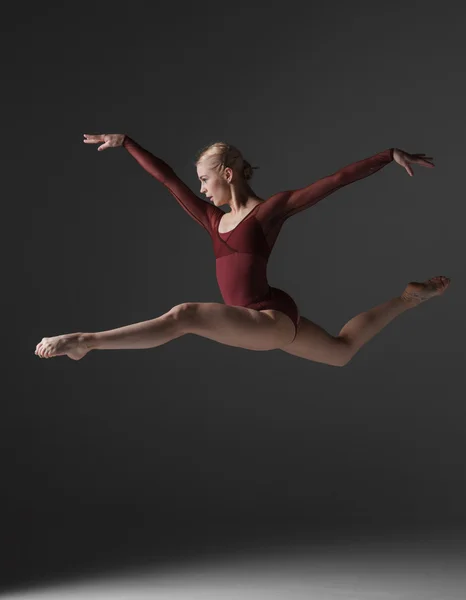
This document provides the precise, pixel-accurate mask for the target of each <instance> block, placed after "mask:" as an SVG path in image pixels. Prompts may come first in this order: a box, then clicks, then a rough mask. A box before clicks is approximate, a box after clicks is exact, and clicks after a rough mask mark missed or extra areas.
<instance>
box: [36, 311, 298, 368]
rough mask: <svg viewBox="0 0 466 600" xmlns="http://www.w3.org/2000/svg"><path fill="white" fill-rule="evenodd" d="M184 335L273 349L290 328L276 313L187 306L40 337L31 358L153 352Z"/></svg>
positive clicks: (291, 335) (289, 336)
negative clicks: (96, 329)
mask: <svg viewBox="0 0 466 600" xmlns="http://www.w3.org/2000/svg"><path fill="white" fill-rule="evenodd" d="M187 333H193V334H196V335H201V336H203V337H207V338H209V339H211V340H214V341H216V342H220V343H222V344H227V345H229V346H236V347H239V348H244V349H247V350H273V349H277V348H281V347H283V346H285V345H286V344H288V343H289V342H290V341H291V340H292V339H293V338H294V335H295V328H294V325H293V323H292V321H291V319H290V318H289V317H287V316H286V315H284V314H283V313H281V312H279V311H277V310H262V311H257V310H253V309H250V308H244V307H241V306H228V305H225V304H218V303H214V302H205V303H199V302H188V303H185V304H180V305H178V306H175V307H174V308H173V309H172V310H170V311H169V312H168V313H166V314H164V315H162V316H160V317H157V318H156V319H150V320H149V321H143V322H142V323H135V324H133V325H127V326H125V327H119V328H118V329H111V330H108V331H100V332H98V333H71V334H65V335H60V336H55V337H51V338H43V339H42V341H41V342H39V344H37V347H36V354H37V355H39V356H40V357H44V358H51V357H53V356H62V355H65V354H66V355H67V356H69V357H70V358H72V359H74V360H79V359H81V358H83V356H85V355H86V354H87V352H89V351H90V350H120V349H122V350H128V349H142V348H155V347H156V346H160V345H162V344H166V343H167V342H170V341H171V340H174V339H176V338H178V337H180V336H182V335H185V334H187Z"/></svg>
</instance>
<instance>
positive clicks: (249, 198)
mask: <svg viewBox="0 0 466 600" xmlns="http://www.w3.org/2000/svg"><path fill="white" fill-rule="evenodd" d="M258 202H263V200H262V198H259V196H258V195H257V194H255V193H254V191H253V190H252V189H251V187H250V186H249V185H248V184H247V183H245V184H244V185H243V186H241V187H235V188H232V190H231V199H230V200H229V202H228V206H229V207H230V211H231V213H232V214H233V215H234V214H239V215H240V214H242V213H244V212H247V211H249V210H250V209H252V208H253V206H255V205H256V204H258Z"/></svg>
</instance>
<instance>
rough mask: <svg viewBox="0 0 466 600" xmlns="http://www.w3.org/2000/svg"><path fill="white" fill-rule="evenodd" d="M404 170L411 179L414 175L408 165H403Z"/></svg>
mask: <svg viewBox="0 0 466 600" xmlns="http://www.w3.org/2000/svg"><path fill="white" fill-rule="evenodd" d="M404 168H405V169H406V171H407V173H408V175H410V176H411V177H412V176H413V175H414V173H413V170H412V169H411V167H410V166H409V165H408V164H406V165H404Z"/></svg>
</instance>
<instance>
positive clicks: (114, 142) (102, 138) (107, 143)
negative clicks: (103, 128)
mask: <svg viewBox="0 0 466 600" xmlns="http://www.w3.org/2000/svg"><path fill="white" fill-rule="evenodd" d="M84 137H85V138H86V139H85V140H83V141H84V143H85V144H98V143H99V142H104V143H103V144H102V145H101V146H99V147H98V148H97V150H106V149H107V148H118V146H122V145H123V141H124V139H125V134H124V133H98V134H97V135H90V134H88V133H85V134H84Z"/></svg>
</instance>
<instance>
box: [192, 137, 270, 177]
mask: <svg viewBox="0 0 466 600" xmlns="http://www.w3.org/2000/svg"><path fill="white" fill-rule="evenodd" d="M205 159H211V161H212V167H213V168H214V169H216V170H217V171H218V172H219V173H223V171H224V170H225V168H226V167H230V169H233V170H234V171H236V172H238V173H241V174H242V175H243V177H244V179H246V180H248V179H251V177H252V176H253V175H254V169H258V168H259V167H253V166H251V164H250V163H249V162H248V161H247V160H245V159H244V158H243V155H242V154H241V152H240V151H239V150H238V148H236V147H235V146H232V145H231V144H226V143H225V142H215V143H213V144H210V145H209V146H206V147H205V148H202V150H200V151H199V152H198V153H197V156H196V163H195V165H196V166H197V165H198V164H199V163H200V162H201V160H205Z"/></svg>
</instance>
